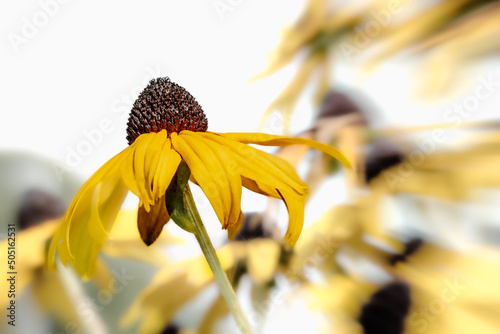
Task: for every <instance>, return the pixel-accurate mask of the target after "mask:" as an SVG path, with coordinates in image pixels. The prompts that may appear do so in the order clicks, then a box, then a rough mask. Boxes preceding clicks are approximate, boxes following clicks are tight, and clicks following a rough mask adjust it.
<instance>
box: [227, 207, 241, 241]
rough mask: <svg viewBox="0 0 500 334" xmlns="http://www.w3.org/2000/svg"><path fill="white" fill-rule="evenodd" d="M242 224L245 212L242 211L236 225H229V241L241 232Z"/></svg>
mask: <svg viewBox="0 0 500 334" xmlns="http://www.w3.org/2000/svg"><path fill="white" fill-rule="evenodd" d="M241 224H243V212H241V211H240V215H239V217H238V220H237V221H236V224H233V225H229V227H228V229H227V235H228V238H229V240H233V239H234V237H235V236H236V234H237V233H238V232H239V231H240V228H241Z"/></svg>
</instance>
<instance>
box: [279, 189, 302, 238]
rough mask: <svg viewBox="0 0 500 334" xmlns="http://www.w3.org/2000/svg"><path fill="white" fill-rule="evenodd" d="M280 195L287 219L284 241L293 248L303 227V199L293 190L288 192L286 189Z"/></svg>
mask: <svg viewBox="0 0 500 334" xmlns="http://www.w3.org/2000/svg"><path fill="white" fill-rule="evenodd" d="M280 194H281V196H282V198H283V202H285V205H286V208H287V210H288V217H289V218H288V229H287V231H286V234H285V240H287V241H288V242H289V243H290V245H292V246H293V245H295V243H296V242H297V240H298V239H299V236H300V233H301V232H302V226H303V225H304V205H305V197H304V196H303V195H301V194H298V193H296V192H294V191H293V190H292V191H290V190H287V189H286V190H281V191H280Z"/></svg>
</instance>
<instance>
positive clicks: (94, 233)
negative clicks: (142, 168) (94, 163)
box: [48, 148, 128, 278]
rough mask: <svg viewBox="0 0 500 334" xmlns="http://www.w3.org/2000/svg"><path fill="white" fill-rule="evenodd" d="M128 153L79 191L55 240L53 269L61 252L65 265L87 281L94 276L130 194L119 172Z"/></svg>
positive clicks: (118, 158)
mask: <svg viewBox="0 0 500 334" xmlns="http://www.w3.org/2000/svg"><path fill="white" fill-rule="evenodd" d="M127 151H128V148H127V149H125V150H124V151H122V152H121V153H119V154H117V155H116V156H115V157H113V158H112V159H110V160H109V161H108V162H106V163H105V164H104V165H103V166H102V167H101V168H100V169H99V170H98V171H97V172H96V173H94V175H92V176H91V177H90V179H89V180H88V181H87V182H86V183H85V184H84V185H83V186H82V188H81V189H80V190H79V191H78V193H77V194H76V196H75V198H74V199H73V201H72V203H71V205H70V207H69V209H68V211H67V212H66V214H65V216H64V218H63V219H62V222H61V225H60V226H59V228H58V230H57V232H56V234H55V236H54V238H53V239H52V243H51V245H50V249H49V256H48V263H49V266H54V259H55V253H56V250H57V249H58V250H59V256H60V258H61V261H62V262H63V263H64V264H67V263H68V262H70V263H71V264H72V265H73V266H74V267H75V270H76V271H77V272H78V273H79V274H80V275H82V276H84V277H86V278H88V277H89V276H90V275H91V273H92V271H93V269H94V266H95V261H96V259H97V255H98V253H99V250H100V248H101V247H102V245H103V243H104V242H105V240H106V238H107V236H108V232H109V231H110V230H111V227H112V225H113V222H114V220H115V218H116V215H117V213H118V211H119V209H120V207H121V204H122V203H123V200H124V199H125V196H126V194H127V192H128V190H127V188H126V187H125V185H124V184H123V182H122V180H121V175H120V173H119V172H118V170H119V168H120V165H121V163H122V161H123V158H124V157H125V156H126V153H127Z"/></svg>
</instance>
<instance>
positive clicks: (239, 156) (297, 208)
mask: <svg viewBox="0 0 500 334" xmlns="http://www.w3.org/2000/svg"><path fill="white" fill-rule="evenodd" d="M199 136H202V137H205V138H207V139H210V140H211V141H213V142H216V143H220V144H221V145H224V146H225V147H227V148H229V149H231V153H232V155H233V156H234V158H235V159H236V160H237V162H238V163H239V165H240V167H241V176H242V185H244V186H245V187H246V188H248V189H250V190H253V191H256V192H258V193H263V194H265V195H268V196H272V197H276V198H281V199H282V200H283V201H284V202H285V204H286V206H287V209H288V213H289V225H288V231H287V233H286V235H285V239H286V240H288V241H289V242H290V244H292V245H293V244H295V242H296V241H297V239H298V237H299V235H300V232H301V231H302V225H303V222H304V202H305V198H304V197H305V196H304V195H306V194H307V192H308V188H307V185H306V184H304V183H303V182H302V181H301V180H300V179H299V177H298V176H297V173H295V170H294V169H293V168H292V167H291V166H290V164H289V163H288V162H286V161H284V160H282V159H280V158H278V157H276V156H273V155H271V154H269V153H266V152H262V151H259V150H257V149H255V148H253V147H251V146H248V145H245V144H242V143H240V142H237V141H234V140H231V139H229V138H224V137H222V136H219V135H217V134H214V133H207V132H205V133H200V134H199ZM325 146H326V145H325Z"/></svg>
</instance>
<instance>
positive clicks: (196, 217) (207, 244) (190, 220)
mask: <svg viewBox="0 0 500 334" xmlns="http://www.w3.org/2000/svg"><path fill="white" fill-rule="evenodd" d="M189 176H190V171H189V167H188V166H187V164H186V163H185V162H184V161H182V162H181V163H180V165H179V168H178V169H177V173H176V175H175V176H174V178H173V179H172V182H171V184H170V186H169V188H168V189H167V192H166V194H165V198H166V201H165V204H166V206H167V211H168V212H169V214H170V218H172V220H173V221H174V222H175V223H176V224H177V225H179V226H180V227H181V228H182V229H184V230H185V231H187V232H190V233H193V234H194V235H195V237H196V240H197V241H198V243H199V245H200V248H201V250H202V252H203V255H204V256H205V259H206V260H207V262H208V265H209V267H210V269H211V270H212V273H213V275H214V278H215V281H216V282H217V285H218V286H219V289H220V291H221V294H222V296H223V297H224V300H225V301H226V303H227V305H228V307H229V310H230V311H231V314H232V316H233V318H234V320H235V321H236V324H237V325H238V327H239V329H240V331H241V333H243V334H251V333H252V329H251V328H250V325H249V324H248V321H247V319H246V317H245V315H244V314H243V311H242V310H241V307H240V304H239V302H238V299H237V298H236V294H235V293H234V290H233V287H232V286H231V283H230V282H229V279H228V277H227V275H226V272H225V271H224V269H223V268H222V265H221V263H220V261H219V258H218V257H217V253H216V252H215V249H214V246H213V245H212V242H211V241H210V238H209V236H208V233H207V230H206V229H205V225H203V221H202V220H201V217H200V214H199V213H198V209H197V208H196V204H195V202H194V199H193V195H192V194H191V190H190V188H189V185H188V183H187V181H188V180H189Z"/></svg>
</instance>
